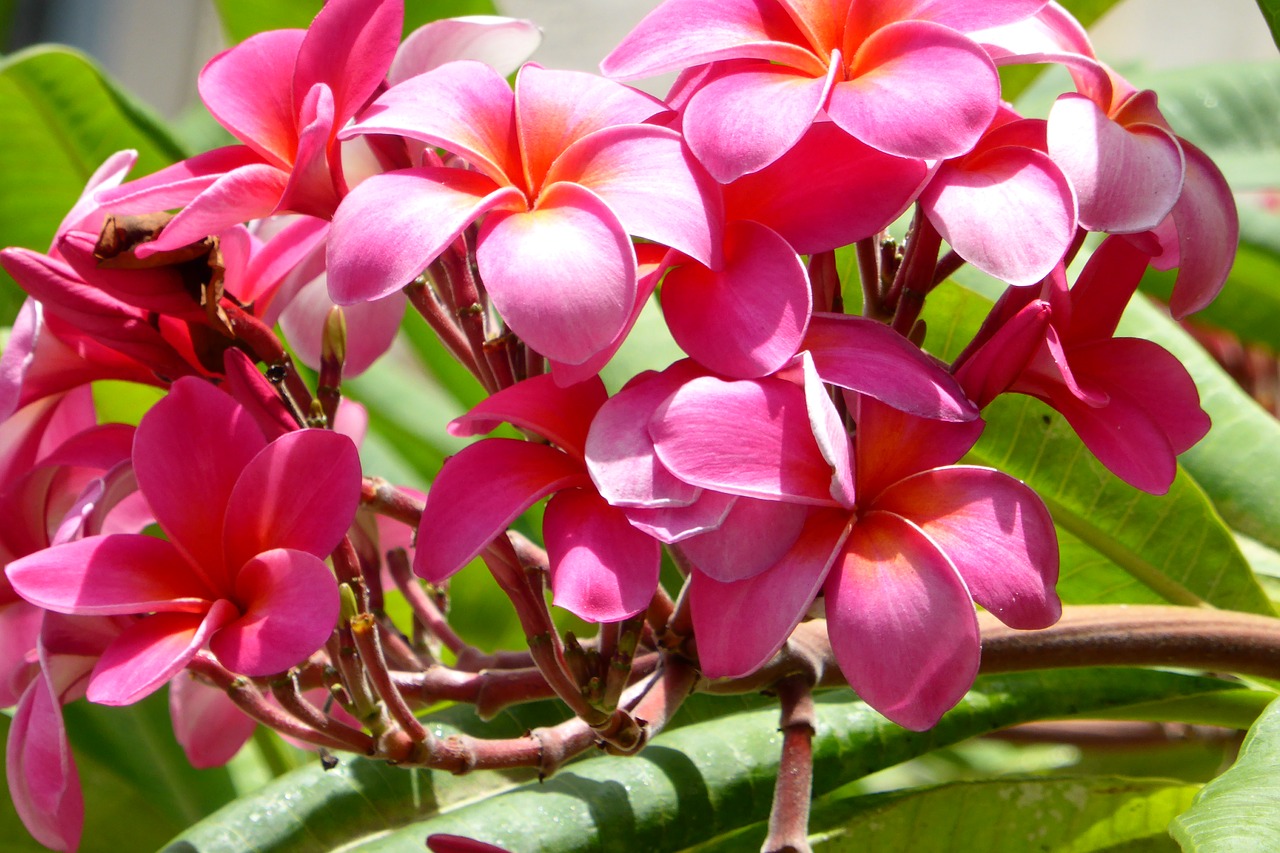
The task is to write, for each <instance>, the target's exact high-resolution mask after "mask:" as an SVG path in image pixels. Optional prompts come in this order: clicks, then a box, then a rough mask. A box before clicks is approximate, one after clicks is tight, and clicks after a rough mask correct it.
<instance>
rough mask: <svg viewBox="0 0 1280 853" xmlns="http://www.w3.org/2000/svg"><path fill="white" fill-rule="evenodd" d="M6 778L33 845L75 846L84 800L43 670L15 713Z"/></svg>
mask: <svg viewBox="0 0 1280 853" xmlns="http://www.w3.org/2000/svg"><path fill="white" fill-rule="evenodd" d="M5 775H6V777H7V779H8V783H9V796H10V797H11V798H12V799H13V806H14V809H15V810H16V811H17V812H18V817H19V818H21V819H22V824H23V826H25V827H26V829H27V832H29V833H31V835H32V837H33V838H35V840H36V841H38V842H39V843H40V844H43V845H44V846H45V847H48V848H50V849H53V850H75V849H76V848H77V847H79V845H80V834H81V832H82V831H83V828H84V796H83V794H82V793H81V791H80V777H79V774H78V773H77V772H76V764H75V760H74V758H73V757H72V755H71V744H70V743H69V742H68V740H67V731H66V727H65V725H64V724H63V721H62V706H61V702H60V701H59V698H58V696H57V695H55V692H54V688H53V686H52V685H51V684H50V683H49V681H48V679H47V676H46V675H45V673H44V672H41V674H40V676H39V677H37V678H35V679H34V680H32V682H31V684H30V685H28V686H27V689H26V692H24V693H23V694H22V698H21V699H20V700H19V702H18V706H17V707H16V708H15V709H14V711H13V719H12V720H11V721H10V723H9V739H8V743H7V744H6V747H5Z"/></svg>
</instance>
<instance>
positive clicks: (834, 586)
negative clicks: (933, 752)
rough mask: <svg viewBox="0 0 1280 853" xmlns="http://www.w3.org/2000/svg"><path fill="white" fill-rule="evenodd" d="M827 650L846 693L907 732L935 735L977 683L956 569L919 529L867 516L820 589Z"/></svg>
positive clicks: (973, 632) (975, 646)
mask: <svg viewBox="0 0 1280 853" xmlns="http://www.w3.org/2000/svg"><path fill="white" fill-rule="evenodd" d="M825 592H826V602H827V631H828V633H829V634H830V635H831V648H832V650H833V651H834V652H835V656H836V661H837V662H838V663H839V664H840V670H841V672H843V673H844V676H845V678H846V679H847V680H848V682H849V686H850V687H852V688H853V689H854V691H855V692H857V694H858V696H859V697H860V698H861V699H862V700H863V701H865V702H866V703H867V704H868V705H870V706H871V707H872V708H875V709H876V710H877V711H879V712H880V713H881V714H884V715H885V716H886V717H888V718H889V719H890V720H892V721H893V722H895V723H897V724H898V725H900V726H903V727H904V728H908V729H911V730H913V731H924V730H926V729H929V728H932V727H933V726H934V725H935V724H936V723H937V722H938V719H939V718H940V717H941V716H942V715H943V714H944V713H946V712H947V711H949V710H950V709H951V708H952V707H953V706H955V704H956V703H957V702H959V701H960V699H961V698H962V697H963V696H964V694H965V693H966V692H967V691H968V690H969V688H970V687H971V686H972V685H973V679H974V678H975V677H976V676H977V674H978V657H979V643H980V638H979V636H978V619H977V616H976V614H975V613H974V609H973V602H972V601H971V600H970V598H969V591H968V590H967V589H966V588H965V585H964V581H962V580H961V579H960V576H959V575H958V574H956V569H955V567H954V566H953V565H952V564H951V562H950V561H949V560H947V558H946V556H945V555H944V554H942V553H941V552H940V551H939V550H938V549H937V547H936V546H935V545H934V544H933V543H932V542H931V541H930V540H929V537H927V536H925V535H924V534H923V533H921V532H920V530H918V529H917V528H915V527H913V526H912V525H911V524H909V523H908V522H906V521H904V520H903V519H901V518H899V517H898V516H895V515H890V514H888V513H880V512H872V513H868V514H867V515H865V516H863V517H862V518H860V519H859V520H858V523H857V524H856V525H854V528H853V533H852V534H850V536H849V539H848V541H847V542H846V543H845V547H844V553H843V555H842V558H841V559H840V560H838V561H837V563H836V565H835V566H834V567H833V568H832V570H831V574H830V575H829V576H828V578H827V583H826V586H825Z"/></svg>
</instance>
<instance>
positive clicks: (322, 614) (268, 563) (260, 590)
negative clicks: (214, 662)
mask: <svg viewBox="0 0 1280 853" xmlns="http://www.w3.org/2000/svg"><path fill="white" fill-rule="evenodd" d="M235 600H236V603H237V604H238V605H239V607H240V615H239V618H238V619H236V620H235V621H232V622H228V623H226V624H224V625H222V626H221V627H220V628H219V629H218V631H217V633H215V634H214V635H213V637H212V638H211V639H210V641H209V649H210V651H212V652H213V653H214V654H215V655H216V656H217V658H218V660H219V661H220V662H221V663H222V664H223V665H224V666H225V667H227V669H229V670H231V671H232V672H235V673H239V674H241V675H248V676H264V675H274V674H275V673H278V672H283V671H285V670H286V669H288V668H289V667H291V666H295V665H297V664H300V663H302V662H303V661H304V660H306V659H307V657H309V656H310V655H311V653H312V652H314V651H315V650H316V649H318V648H320V646H322V645H324V641H325V640H327V639H328V638H329V634H331V633H332V632H333V629H334V626H335V625H336V624H337V622H338V582H337V581H336V580H335V579H334V577H333V573H332V572H331V571H330V570H329V567H328V566H326V565H325V564H324V561H323V560H322V559H321V558H319V557H317V556H314V555H312V554H309V553H307V552H305V551H294V550H291V549H287V548H275V549H273V550H270V551H264V552H263V553H261V554H258V555H257V556H256V557H254V558H253V559H251V560H249V561H248V562H247V563H245V564H244V567H243V568H242V569H240V572H239V574H237V575H236V589H235Z"/></svg>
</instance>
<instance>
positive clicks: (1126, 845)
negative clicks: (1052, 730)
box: [696, 776, 1200, 853]
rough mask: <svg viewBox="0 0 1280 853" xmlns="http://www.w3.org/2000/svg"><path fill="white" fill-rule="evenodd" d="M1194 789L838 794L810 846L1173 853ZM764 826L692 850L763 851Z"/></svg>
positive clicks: (832, 850)
mask: <svg viewBox="0 0 1280 853" xmlns="http://www.w3.org/2000/svg"><path fill="white" fill-rule="evenodd" d="M1199 789H1200V786H1199V785H1193V784H1187V783H1184V782H1175V781H1171V780H1167V779H1126V778H1119V777H1108V776H1097V777H1088V778H1061V779H1039V778H1035V779H992V780H986V781H979V782H961V783H954V784H948V785H940V786H937V787H933V788H927V789H924V790H919V791H910V792H895V793H890V794H877V795H872V796H844V797H839V798H832V799H830V800H828V801H819V802H816V803H814V809H813V815H812V819H811V820H810V821H809V830H810V836H809V840H810V843H811V844H812V845H813V848H814V850H816V851H821V853H844V851H849V853H853V851H857V853H897V851H902V850H910V851H912V853H949V851H953V850H957V849H961V848H962V849H965V850H981V851H983V853H1025V851H1028V850H1053V851H1055V853H1104V851H1105V853H1118V851H1122V850H1123V851H1126V853H1139V851H1151V853H1155V851H1166V850H1175V851H1176V850H1177V845H1176V844H1174V843H1173V841H1172V840H1171V839H1170V838H1169V835H1168V831H1167V829H1166V827H1168V825H1169V821H1171V820H1172V819H1173V818H1175V817H1176V816H1177V815H1178V814H1179V813H1181V812H1182V811H1183V810H1184V809H1186V807H1187V806H1188V805H1189V804H1190V803H1191V800H1192V798H1193V797H1194V796H1195V794H1196V792H1197V791H1198V790H1199ZM765 832H766V827H765V826H764V825H758V826H755V827H751V828H750V829H749V830H746V831H744V832H741V833H735V834H734V835H733V836H731V837H728V838H725V839H723V840H719V841H716V842H712V843H710V844H707V845H705V846H701V847H698V848H696V849H697V851H698V853H749V851H756V850H759V849H760V843H761V842H762V841H763V840H764V837H765Z"/></svg>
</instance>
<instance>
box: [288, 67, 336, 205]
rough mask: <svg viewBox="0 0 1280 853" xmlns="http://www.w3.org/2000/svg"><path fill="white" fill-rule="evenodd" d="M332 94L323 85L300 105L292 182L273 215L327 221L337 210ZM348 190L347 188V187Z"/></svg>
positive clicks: (290, 173) (291, 174)
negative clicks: (305, 216) (332, 163)
mask: <svg viewBox="0 0 1280 853" xmlns="http://www.w3.org/2000/svg"><path fill="white" fill-rule="evenodd" d="M336 121H337V117H336V116H335V115H334V103H333V92H331V91H329V88H328V87H327V86H325V85H324V84H323V83H317V84H316V85H315V86H313V87H312V89H311V91H310V92H307V93H306V97H305V98H304V99H302V101H301V103H300V104H299V105H298V150H297V153H296V154H295V155H294V162H293V168H292V169H291V170H289V182H288V184H287V185H286V186H285V188H284V191H283V192H282V193H281V194H280V198H279V201H278V202H277V203H276V209H275V211H274V212H281V213H282V212H284V211H289V212H292V213H302V214H306V215H307V216H316V217H320V218H324V219H328V218H329V217H331V216H333V212H334V210H336V209H337V207H338V197H339V190H338V186H337V184H338V183H339V182H340V181H341V175H340V174H335V173H334V172H333V170H332V169H331V166H330V161H331V160H333V161H336V160H337V158H336V157H331V154H332V153H336V152H335V151H333V133H334V130H335V126H334V122H336ZM344 189H345V187H344Z"/></svg>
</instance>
